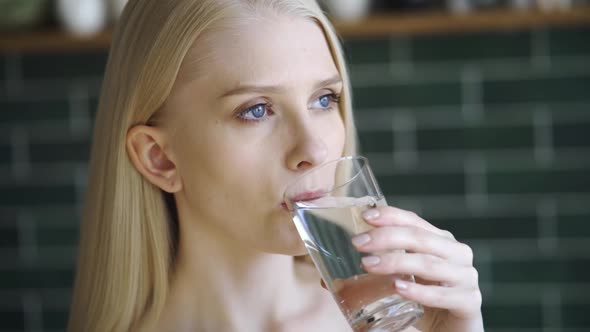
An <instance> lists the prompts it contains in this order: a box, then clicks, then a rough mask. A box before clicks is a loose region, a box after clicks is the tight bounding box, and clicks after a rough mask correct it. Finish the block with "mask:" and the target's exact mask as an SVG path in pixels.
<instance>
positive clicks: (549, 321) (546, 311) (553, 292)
mask: <svg viewBox="0 0 590 332" xmlns="http://www.w3.org/2000/svg"><path fill="white" fill-rule="evenodd" d="M561 306H562V299H561V290H560V289H559V288H557V287H550V288H546V289H544V291H543V300H542V312H543V326H544V327H543V332H547V331H548V330H552V329H555V328H561V327H562V318H561Z"/></svg>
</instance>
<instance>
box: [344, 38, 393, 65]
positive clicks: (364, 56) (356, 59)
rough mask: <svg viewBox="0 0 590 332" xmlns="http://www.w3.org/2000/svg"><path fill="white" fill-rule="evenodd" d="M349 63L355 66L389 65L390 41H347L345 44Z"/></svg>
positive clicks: (371, 39) (378, 39)
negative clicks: (370, 64)
mask: <svg viewBox="0 0 590 332" xmlns="http://www.w3.org/2000/svg"><path fill="white" fill-rule="evenodd" d="M343 47H344V54H345V56H346V59H347V62H348V63H350V64H353V65H356V64H369V63H389V61H390V55H389V48H390V47H389V40H388V39H384V38H369V39H365V38H363V39H359V38H352V39H346V40H344V43H343Z"/></svg>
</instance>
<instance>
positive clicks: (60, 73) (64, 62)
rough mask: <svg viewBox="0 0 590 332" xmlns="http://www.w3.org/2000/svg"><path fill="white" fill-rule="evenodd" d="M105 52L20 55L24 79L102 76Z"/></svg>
mask: <svg viewBox="0 0 590 332" xmlns="http://www.w3.org/2000/svg"><path fill="white" fill-rule="evenodd" d="M106 61H107V53H106V52H102V51H101V52H81V53H49V54H42V53H35V54H33V53H31V54H25V55H23V56H22V66H23V68H22V71H23V76H24V77H25V79H40V78H43V79H49V78H74V77H84V76H86V77H88V76H102V75H103V72H104V69H105V67H106Z"/></svg>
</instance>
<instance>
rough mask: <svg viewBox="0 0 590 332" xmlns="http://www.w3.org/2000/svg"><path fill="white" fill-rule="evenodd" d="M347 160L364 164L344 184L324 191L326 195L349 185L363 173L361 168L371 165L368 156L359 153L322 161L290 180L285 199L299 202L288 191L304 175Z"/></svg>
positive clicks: (323, 193) (284, 195)
mask: <svg viewBox="0 0 590 332" xmlns="http://www.w3.org/2000/svg"><path fill="white" fill-rule="evenodd" d="M346 160H361V161H362V162H363V165H362V167H361V169H360V170H359V171H358V172H357V173H356V174H355V175H354V176H353V177H351V178H350V179H348V180H347V181H346V182H344V183H342V184H339V185H338V186H335V187H333V188H332V189H330V190H329V191H325V192H322V195H326V194H329V193H332V192H334V191H336V190H338V189H340V188H342V187H344V186H347V185H348V184H350V183H351V182H353V181H354V180H355V179H356V178H357V177H358V176H359V175H360V174H361V173H362V172H361V170H362V169H363V168H365V167H367V166H368V165H369V159H367V157H364V156H359V155H356V156H342V157H340V158H338V159H332V160H328V161H326V162H324V163H322V164H320V165H318V166H315V167H313V168H311V169H309V170H307V171H306V172H304V173H303V174H301V175H300V176H298V177H297V178H296V179H295V180H293V181H292V182H290V183H289V184H288V185H287V187H286V189H285V193H284V194H283V198H284V201H285V202H297V201H293V200H291V199H290V198H289V197H288V196H287V193H289V189H290V188H291V187H292V186H294V185H295V183H297V182H298V181H300V180H301V179H303V178H304V177H306V176H308V175H309V174H312V173H315V172H317V171H319V170H320V169H323V168H324V167H326V166H328V165H331V164H334V163H339V162H342V161H346Z"/></svg>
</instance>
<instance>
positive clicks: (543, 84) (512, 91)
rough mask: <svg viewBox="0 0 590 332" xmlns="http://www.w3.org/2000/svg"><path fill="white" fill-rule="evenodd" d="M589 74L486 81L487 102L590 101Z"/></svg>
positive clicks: (484, 89) (484, 88) (484, 87)
mask: <svg viewBox="0 0 590 332" xmlns="http://www.w3.org/2000/svg"><path fill="white" fill-rule="evenodd" d="M588 86H590V75H582V74H580V75H579V76H575V77H545V78H535V79H520V80H510V81H487V82H484V83H483V100H484V102H485V103H489V104H493V103H518V102H576V101H588V100H590V92H589V90H588Z"/></svg>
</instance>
